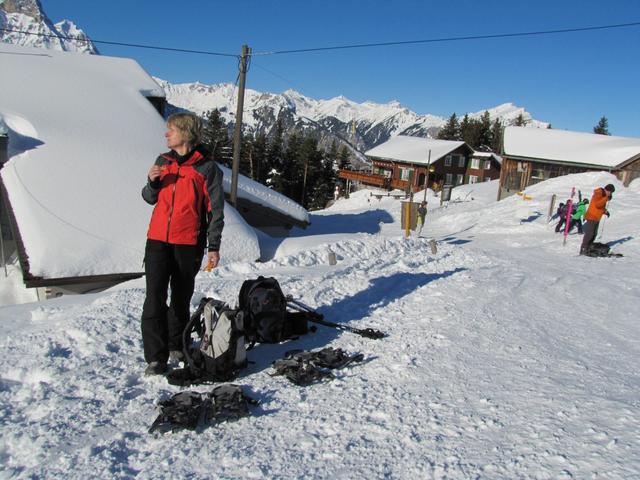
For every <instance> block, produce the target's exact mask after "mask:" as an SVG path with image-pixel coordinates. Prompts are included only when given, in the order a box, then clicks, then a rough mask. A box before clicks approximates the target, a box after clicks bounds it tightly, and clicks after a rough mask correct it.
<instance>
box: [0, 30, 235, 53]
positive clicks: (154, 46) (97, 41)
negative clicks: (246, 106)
mask: <svg viewBox="0 0 640 480" xmlns="http://www.w3.org/2000/svg"><path fill="white" fill-rule="evenodd" d="M0 31H3V32H12V33H21V34H23V35H34V36H37V37H49V38H58V39H62V40H74V41H77V42H83V43H89V42H91V43H98V44H104V45H117V46H120V47H134V48H146V49H149V50H164V51H169V52H179V53H195V54H198V55H216V56H219V57H236V58H237V57H238V55H237V54H235V53H221V52H210V51H206V50H189V49H186V48H172V47H159V46H156V45H141V44H137V43H124V42H112V41H109V40H92V39H90V38H87V37H85V38H82V37H70V36H65V35H54V34H51V33H36V32H27V31H24V30H14V29H12V28H0Z"/></svg>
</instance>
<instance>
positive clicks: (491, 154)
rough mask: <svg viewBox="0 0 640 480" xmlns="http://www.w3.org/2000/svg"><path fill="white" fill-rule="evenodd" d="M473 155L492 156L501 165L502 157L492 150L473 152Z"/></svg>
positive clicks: (487, 157)
mask: <svg viewBox="0 0 640 480" xmlns="http://www.w3.org/2000/svg"><path fill="white" fill-rule="evenodd" d="M473 156H474V157H477V158H486V159H489V158H494V159H495V161H496V162H498V163H499V164H500V165H502V157H501V156H500V155H497V154H495V153H493V152H473Z"/></svg>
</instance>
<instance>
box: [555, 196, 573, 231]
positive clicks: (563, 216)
mask: <svg viewBox="0 0 640 480" xmlns="http://www.w3.org/2000/svg"><path fill="white" fill-rule="evenodd" d="M570 204H571V199H569V200H567V202H566V203H562V202H560V205H559V206H558V210H557V211H556V214H557V215H558V218H559V220H558V223H557V224H556V233H558V232H560V231H561V230H562V229H563V228H564V226H565V222H566V221H567V209H568V208H569V205H570ZM571 210H573V206H572V207H571Z"/></svg>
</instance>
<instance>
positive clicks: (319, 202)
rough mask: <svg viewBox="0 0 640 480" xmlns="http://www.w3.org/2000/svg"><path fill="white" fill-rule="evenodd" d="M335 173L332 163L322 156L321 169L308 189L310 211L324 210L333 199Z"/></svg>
mask: <svg viewBox="0 0 640 480" xmlns="http://www.w3.org/2000/svg"><path fill="white" fill-rule="evenodd" d="M336 180H337V178H336V171H335V169H334V165H333V161H332V160H331V159H330V158H329V157H328V156H326V155H325V156H324V159H323V160H322V162H321V168H320V169H319V171H318V175H317V179H316V180H315V182H314V184H313V185H312V186H311V188H310V195H309V200H308V203H307V205H308V207H307V208H309V209H310V210H320V209H322V208H325V207H326V205H327V203H328V202H329V200H331V199H332V198H333V190H334V188H335V184H336Z"/></svg>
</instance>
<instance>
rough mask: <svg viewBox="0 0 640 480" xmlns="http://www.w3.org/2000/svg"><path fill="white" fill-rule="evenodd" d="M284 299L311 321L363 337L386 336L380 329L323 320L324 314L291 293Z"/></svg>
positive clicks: (375, 338)
mask: <svg viewBox="0 0 640 480" xmlns="http://www.w3.org/2000/svg"><path fill="white" fill-rule="evenodd" d="M286 300H287V305H288V306H289V307H291V308H292V309H293V310H296V311H298V312H304V313H307V314H309V321H311V322H313V323H317V324H319V325H324V326H325V327H332V328H335V329H337V330H342V331H346V332H351V333H355V334H356V335H360V336H362V337H365V338H371V339H374V340H378V339H380V338H384V337H386V336H387V334H386V333H384V332H381V331H380V330H375V329H373V328H363V329H361V328H354V327H350V326H348V325H342V324H340V323H334V322H330V321H328V320H325V318H324V315H322V314H321V313H318V312H316V311H315V310H313V309H312V308H311V307H309V306H308V305H305V304H304V303H302V302H300V301H299V300H294V299H293V297H291V295H287V296H286Z"/></svg>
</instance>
